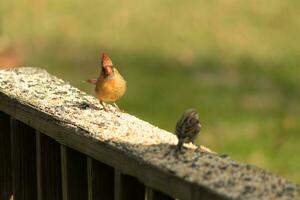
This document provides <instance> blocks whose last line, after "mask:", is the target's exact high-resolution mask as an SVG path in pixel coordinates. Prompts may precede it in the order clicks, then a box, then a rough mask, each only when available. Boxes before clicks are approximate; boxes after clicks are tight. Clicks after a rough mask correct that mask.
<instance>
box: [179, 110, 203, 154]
mask: <svg viewBox="0 0 300 200" xmlns="http://www.w3.org/2000/svg"><path fill="white" fill-rule="evenodd" d="M200 130H201V124H200V122H199V115H198V112H197V111H196V110H195V109H189V110H186V111H185V112H184V113H183V115H182V116H181V118H180V119H179V121H178V122H177V124H176V128H175V134H176V135H177V137H178V144H177V150H176V151H179V150H180V149H181V147H182V145H183V143H184V142H194V140H195V138H196V136H197V135H198V133H199V132H200Z"/></svg>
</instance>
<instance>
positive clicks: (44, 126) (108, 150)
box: [0, 92, 227, 200]
mask: <svg viewBox="0 0 300 200" xmlns="http://www.w3.org/2000/svg"><path fill="white" fill-rule="evenodd" d="M0 110H3V111H5V112H6V113H8V114H10V115H12V116H14V117H15V118H17V119H18V120H20V121H22V122H24V123H26V124H28V125H30V126H32V127H34V128H35V129H37V130H39V131H41V132H43V133H44V134H46V135H48V136H49V137H52V138H54V139H55V140H57V141H58V142H59V143H61V144H63V145H66V146H68V147H71V148H73V149H76V150H78V151H80V152H82V153H84V154H86V155H88V156H90V157H91V158H93V159H95V160H98V161H101V162H103V163H105V164H107V165H109V166H113V167H114V168H116V167H119V168H120V169H121V170H122V172H123V173H125V174H128V175H131V176H135V177H138V178H139V180H140V181H141V182H143V183H144V184H145V185H148V186H150V187H152V188H154V189H157V190H160V191H162V192H164V193H166V194H169V195H172V196H174V197H176V198H178V199H185V200H192V199H195V197H197V196H198V194H201V195H202V196H209V197H213V198H214V199H227V198H226V197H225V196H223V195H220V194H217V193H215V192H214V191H211V190H209V189H208V188H206V187H203V186H201V185H196V184H194V183H191V182H188V181H185V180H183V179H180V178H179V177H177V176H175V175H174V174H172V173H169V172H166V171H163V170H162V169H160V168H158V167H155V166H152V165H149V164H147V163H144V162H141V160H139V159H137V158H136V157H133V156H131V155H130V154H127V153H124V152H121V151H120V150H118V149H117V148H115V147H113V146H111V145H109V144H107V143H105V142H101V141H96V140H91V139H90V138H89V137H86V136H84V135H83V134H79V133H78V129H76V128H75V127H72V126H65V125H63V124H60V123H58V121H57V119H54V118H53V117H52V116H50V115H49V114H47V113H44V112H41V111H39V110H36V109H35V108H33V107H31V106H30V105H24V104H21V103H20V102H17V101H16V100H14V99H11V98H10V97H8V96H6V95H5V94H3V93H1V92H0ZM87 147H88V148H87ZM112 158H113V159H112Z"/></svg>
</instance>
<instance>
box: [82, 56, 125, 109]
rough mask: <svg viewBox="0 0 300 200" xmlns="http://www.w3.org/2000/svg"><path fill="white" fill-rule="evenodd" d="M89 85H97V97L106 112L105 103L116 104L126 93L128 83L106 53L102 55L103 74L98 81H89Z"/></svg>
mask: <svg viewBox="0 0 300 200" xmlns="http://www.w3.org/2000/svg"><path fill="white" fill-rule="evenodd" d="M87 82H88V83H92V84H95V85H96V87H95V95H96V97H97V98H98V99H99V101H100V104H101V105H102V106H103V108H104V110H105V111H108V109H107V108H106V106H105V105H104V103H103V102H115V101H116V100H118V99H119V98H120V97H122V96H123V95H124V94H125V92H126V81H125V80H124V78H123V77H122V76H121V74H120V73H119V72H118V70H117V69H116V68H114V67H113V63H112V61H111V59H110V58H109V56H108V55H107V54H106V53H103V54H102V67H101V74H100V76H99V77H98V79H89V80H87Z"/></svg>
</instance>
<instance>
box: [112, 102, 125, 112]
mask: <svg viewBox="0 0 300 200" xmlns="http://www.w3.org/2000/svg"><path fill="white" fill-rule="evenodd" d="M113 105H114V107H115V108H116V109H117V110H118V111H120V112H123V110H121V109H120V108H119V106H118V105H117V104H116V103H115V102H114V103H113Z"/></svg>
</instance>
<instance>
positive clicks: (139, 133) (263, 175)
mask: <svg viewBox="0 0 300 200" xmlns="http://www.w3.org/2000/svg"><path fill="white" fill-rule="evenodd" d="M11 102H13V103H11ZM12 105H18V106H17V107H16V108H15V107H13V106H12ZM23 108H24V110H23V111H22V112H28V116H29V115H30V116H31V117H30V119H28V120H23V121H25V122H24V123H28V124H29V125H35V122H34V121H35V119H36V120H37V119H38V117H40V116H48V117H49V119H51V118H52V119H53V120H49V119H44V121H45V120H46V122H47V123H51V124H52V125H55V126H58V127H59V128H60V129H59V130H66V132H65V133H63V134H64V135H63V136H62V135H59V136H57V137H58V138H60V137H62V138H68V137H69V136H66V135H67V134H69V133H70V130H72V131H73V133H74V134H76V135H79V136H82V138H88V140H90V141H91V146H92V144H93V148H94V147H95V145H94V144H96V147H95V149H97V145H106V147H110V148H112V149H115V150H117V151H119V152H120V153H121V154H122V155H124V157H126V156H129V157H130V158H133V160H135V161H138V163H141V164H144V165H149V166H153V167H154V168H155V169H157V170H159V171H160V172H161V173H162V174H168V175H170V177H173V176H174V177H177V178H178V179H179V180H182V181H183V184H189V183H190V184H192V185H193V186H195V187H196V188H202V190H207V191H210V192H213V193H216V194H218V195H219V196H220V199H226V198H229V199H295V198H300V187H299V185H296V184H292V183H290V182H288V181H287V180H285V179H283V178H281V177H278V176H275V175H273V174H271V173H269V172H266V171H264V170H262V169H260V168H257V167H255V166H250V165H245V164H240V163H237V162H235V161H234V160H232V159H230V158H229V157H226V156H221V155H218V154H216V153H212V152H209V150H208V149H206V148H205V147H201V148H200V150H195V149H196V147H195V146H194V145H186V146H185V150H184V152H183V153H181V154H178V155H177V154H175V151H174V146H175V145H176V143H177V138H176V137H175V136H174V135H173V134H172V133H170V132H167V131H165V130H162V129H159V128H158V127H155V126H153V125H151V124H149V123H148V122H145V121H142V120H140V119H138V118H136V117H134V116H132V115H129V114H127V113H121V112H116V111H115V110H114V108H113V107H109V108H110V109H111V110H113V111H112V112H105V111H103V110H102V109H101V106H100V104H99V103H98V100H97V99H95V98H94V97H92V96H90V95H88V94H86V93H84V92H82V91H80V90H78V89H77V88H74V87H72V86H71V85H69V84H68V83H66V82H64V81H63V80H61V79H59V78H57V77H55V76H52V75H50V74H48V73H47V72H46V71H45V70H41V69H38V68H30V67H24V68H17V69H13V70H0V110H3V111H5V112H8V113H9V114H11V115H15V116H14V117H17V118H18V116H20V114H18V113H20V112H21V111H19V110H22V109H23ZM27 109H28V110H29V111H28V110H27ZM35 111H36V112H37V113H42V114H41V115H36V116H33V117H32V115H35V113H34V112H35ZM24 119H25V118H24ZM36 126H37V127H34V128H39V127H40V129H41V131H46V132H51V130H48V129H46V128H45V129H43V127H42V126H38V125H36ZM54 131H57V130H52V132H54ZM50 136H51V134H50ZM70 138H71V136H70ZM55 139H57V138H55ZM65 142H66V143H67V144H70V146H71V147H76V146H78V145H81V144H72V143H70V141H65ZM77 143H80V141H79V142H78V141H77ZM89 148H90V147H89V146H86V144H85V146H84V149H86V150H85V151H84V152H83V153H87V152H88V153H89V152H93V149H92V150H91V149H89ZM81 149H82V148H81ZM79 150H80V149H79ZM95 151H96V150H95ZM98 153H99V152H98ZM100 154H101V153H100ZM93 155H96V154H93V153H91V154H90V156H93ZM96 157H97V156H96ZM96 159H97V158H96ZM111 159H115V158H113V157H112V158H111ZM100 161H101V160H100ZM119 168H120V169H121V170H122V169H123V166H119ZM129 173H130V172H129ZM134 173H137V174H138V172H134ZM138 178H139V177H138ZM162 184H169V185H170V187H171V186H172V183H162ZM152 186H153V185H152ZM157 187H160V186H157ZM162 190H164V189H163V188H162Z"/></svg>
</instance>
